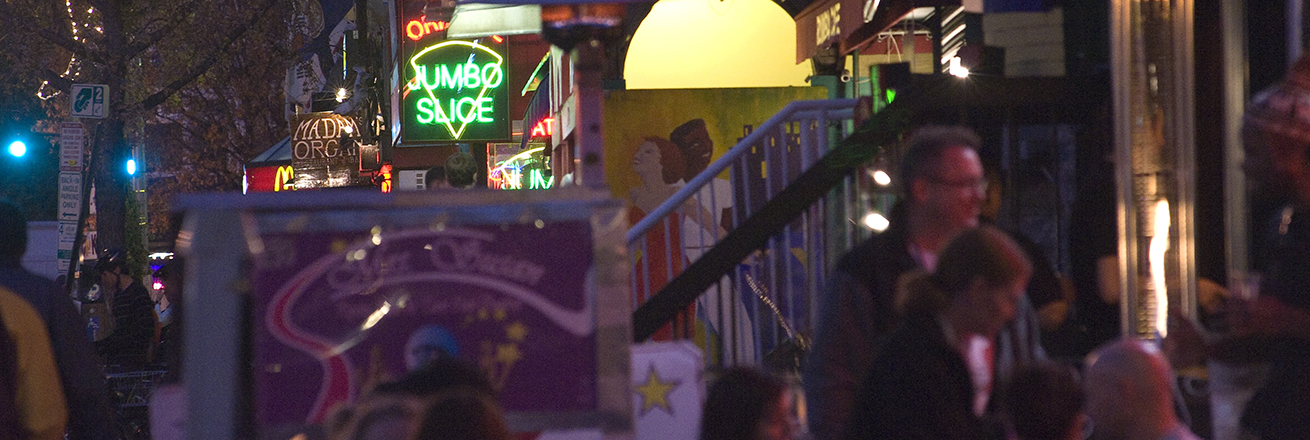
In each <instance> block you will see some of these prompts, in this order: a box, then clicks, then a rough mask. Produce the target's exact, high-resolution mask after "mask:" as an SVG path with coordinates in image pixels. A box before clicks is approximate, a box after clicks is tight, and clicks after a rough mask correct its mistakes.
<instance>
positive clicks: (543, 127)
mask: <svg viewBox="0 0 1310 440" xmlns="http://www.w3.org/2000/svg"><path fill="white" fill-rule="evenodd" d="M554 122H555V118H546V119H542V120H541V122H538V123H537V125H533V126H532V134H531V137H546V136H550V135H552V134H554V132H553V130H552V129H551V126H552V125H554Z"/></svg>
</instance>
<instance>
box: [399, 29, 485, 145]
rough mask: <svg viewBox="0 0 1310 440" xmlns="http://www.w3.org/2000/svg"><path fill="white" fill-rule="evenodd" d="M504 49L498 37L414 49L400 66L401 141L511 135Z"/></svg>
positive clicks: (449, 41)
mask: <svg viewBox="0 0 1310 440" xmlns="http://www.w3.org/2000/svg"><path fill="white" fill-rule="evenodd" d="M504 53H505V42H504V39H503V38H500V37H489V38H482V39H478V40H473V41H463V40H444V41H439V42H435V43H432V44H431V45H428V46H426V47H422V48H419V49H418V50H417V51H415V52H414V54H413V55H412V56H411V57H410V58H409V61H408V63H407V64H406V65H405V67H404V71H405V86H404V90H402V91H401V93H402V96H403V99H402V110H401V116H402V118H403V122H402V126H401V135H402V137H403V141H404V142H405V143H413V142H430V141H436V142H455V141H497V140H506V139H509V137H510V132H509V128H510V123H509V122H510V121H509V81H508V78H507V77H506V75H505V74H506V72H505V70H506V67H508V63H506V62H505V61H506V58H505V55H504Z"/></svg>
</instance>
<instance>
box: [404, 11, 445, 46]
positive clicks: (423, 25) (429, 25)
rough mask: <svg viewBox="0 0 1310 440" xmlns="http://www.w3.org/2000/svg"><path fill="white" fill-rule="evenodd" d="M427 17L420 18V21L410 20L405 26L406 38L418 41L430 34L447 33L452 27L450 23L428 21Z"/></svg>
mask: <svg viewBox="0 0 1310 440" xmlns="http://www.w3.org/2000/svg"><path fill="white" fill-rule="evenodd" d="M427 18H428V17H427V16H426V15H424V16H420V17H419V18H418V20H410V21H409V23H406V24H405V36H407V37H409V39H411V40H414V41H418V40H422V39H423V37H426V36H428V35H430V34H435V33H437V32H442V31H445V30H446V28H449V27H450V23H446V22H444V21H427Z"/></svg>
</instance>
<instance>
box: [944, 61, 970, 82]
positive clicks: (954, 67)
mask: <svg viewBox="0 0 1310 440" xmlns="http://www.w3.org/2000/svg"><path fill="white" fill-rule="evenodd" d="M947 72H948V73H950V74H951V75H955V76H956V77H958V78H968V77H969V68H967V67H964V66H961V65H960V57H951V67H950V68H949V69H947Z"/></svg>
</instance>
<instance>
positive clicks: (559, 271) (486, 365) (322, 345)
mask: <svg viewBox="0 0 1310 440" xmlns="http://www.w3.org/2000/svg"><path fill="white" fill-rule="evenodd" d="M263 239H264V244H265V248H266V251H265V254H264V258H262V260H261V261H260V262H259V264H258V265H257V267H256V268H255V270H254V271H253V274H252V276H253V277H252V278H251V285H252V287H253V288H254V290H253V295H254V310H253V312H254V314H253V316H254V319H256V322H255V323H254V324H255V326H254V327H255V330H254V335H253V336H254V361H255V370H254V378H255V406H256V408H257V410H256V418H257V420H258V422H259V423H260V425H262V426H266V427H268V426H273V425H282V424H299V423H318V422H321V421H323V420H324V419H325V417H326V416H328V415H329V414H330V412H331V411H332V410H333V409H334V408H335V407H336V406H338V405H340V404H346V403H350V402H352V401H354V399H355V397H356V396H357V395H358V394H359V393H360V392H361V386H362V385H363V384H366V383H376V382H378V381H382V380H389V379H395V378H398V377H400V376H401V375H403V374H404V373H405V372H406V371H408V370H410V369H413V368H414V367H416V366H418V365H419V364H421V363H422V361H423V360H424V359H425V358H426V357H430V356H436V355H440V354H447V355H455V356H459V357H464V358H467V359H471V360H474V361H476V362H477V363H478V364H479V365H481V366H482V367H483V369H484V370H485V371H486V372H487V373H488V375H489V376H490V378H491V379H492V382H493V383H494V384H495V385H496V386H498V387H500V401H501V403H502V405H503V406H504V407H505V409H506V410H507V411H533V412H537V411H542V412H564V411H590V410H594V409H595V408H596V384H595V378H596V367H595V365H596V359H595V357H596V342H595V332H594V328H595V318H594V316H595V314H594V312H593V310H592V304H591V302H590V301H588V299H587V297H586V294H585V292H586V280H587V273H588V271H589V270H590V268H591V266H592V259H591V253H592V239H591V228H590V224H589V223H588V222H586V221H575V222H560V223H554V224H546V225H544V226H543V227H540V228H538V227H537V226H534V225H530V224H529V225H508V226H500V225H495V226H471V227H460V228H450V229H445V230H442V231H431V230H429V228H427V227H421V228H416V229H409V230H400V231H395V232H387V233H381V234H377V235H373V234H370V233H369V232H367V231H361V232H355V233H343V232H333V233H322V232H315V233H285V234H268V235H265V236H264V237H263Z"/></svg>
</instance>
